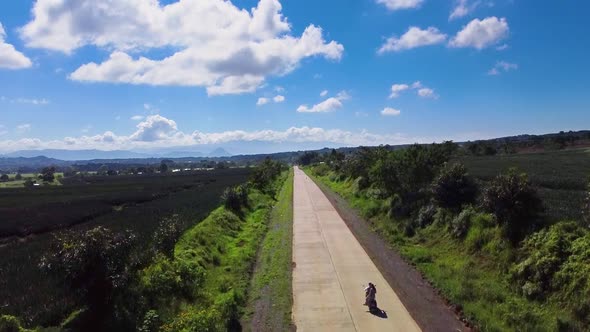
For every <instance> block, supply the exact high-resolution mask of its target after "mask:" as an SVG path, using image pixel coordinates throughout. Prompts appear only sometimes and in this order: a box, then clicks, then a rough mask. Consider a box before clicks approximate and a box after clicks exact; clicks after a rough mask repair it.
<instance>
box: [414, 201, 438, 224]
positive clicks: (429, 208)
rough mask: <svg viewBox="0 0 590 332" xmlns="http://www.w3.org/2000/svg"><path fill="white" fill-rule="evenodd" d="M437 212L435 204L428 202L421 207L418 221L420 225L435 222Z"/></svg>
mask: <svg viewBox="0 0 590 332" xmlns="http://www.w3.org/2000/svg"><path fill="white" fill-rule="evenodd" d="M435 214H436V207H435V206H434V205H433V204H428V205H426V206H424V207H422V208H421V209H420V211H419V212H418V217H417V218H416V223H417V224H418V226H420V227H426V226H428V225H430V224H432V223H433V222H434V215H435Z"/></svg>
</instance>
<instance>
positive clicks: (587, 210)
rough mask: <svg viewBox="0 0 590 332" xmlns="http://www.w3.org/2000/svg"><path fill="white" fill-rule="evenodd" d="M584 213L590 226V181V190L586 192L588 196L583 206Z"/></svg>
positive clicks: (589, 187) (589, 186)
mask: <svg viewBox="0 0 590 332" xmlns="http://www.w3.org/2000/svg"><path fill="white" fill-rule="evenodd" d="M582 213H583V214H584V220H585V221H586V225H587V226H590V182H588V191H587V192H586V198H585V199H584V205H583V206H582Z"/></svg>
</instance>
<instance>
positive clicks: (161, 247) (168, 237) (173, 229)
mask: <svg viewBox="0 0 590 332" xmlns="http://www.w3.org/2000/svg"><path fill="white" fill-rule="evenodd" d="M182 228H183V227H182V223H181V221H180V219H179V217H178V215H176V214H175V215H173V216H172V217H170V218H164V219H163V220H162V221H160V224H159V225H158V228H157V229H156V231H155V232H154V235H153V239H152V243H153V246H154V251H155V252H160V253H162V254H164V255H166V256H168V257H173V256H174V246H175V245H176V241H178V239H179V238H180V235H182Z"/></svg>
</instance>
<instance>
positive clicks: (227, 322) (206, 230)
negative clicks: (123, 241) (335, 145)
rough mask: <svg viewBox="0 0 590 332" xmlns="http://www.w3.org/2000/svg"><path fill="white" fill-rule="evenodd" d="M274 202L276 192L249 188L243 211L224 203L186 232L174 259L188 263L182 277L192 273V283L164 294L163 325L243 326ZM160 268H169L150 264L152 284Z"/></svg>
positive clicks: (205, 328)
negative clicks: (253, 277) (242, 318)
mask: <svg viewBox="0 0 590 332" xmlns="http://www.w3.org/2000/svg"><path fill="white" fill-rule="evenodd" d="M284 180H285V177H284V176H282V177H280V178H279V179H278V180H277V181H276V186H279V185H282V184H283V182H284ZM274 204H275V199H274V197H272V196H270V195H269V194H267V193H264V192H262V191H259V190H256V189H253V188H250V189H249V192H248V204H247V206H245V207H243V208H242V209H241V211H237V212H235V211H231V210H229V209H227V208H226V207H224V206H222V207H219V208H218V209H217V210H215V211H214V212H213V213H211V214H210V215H209V217H207V218H206V219H205V220H203V221H202V222H201V223H199V224H198V225H197V226H195V227H193V228H192V229H190V230H189V231H187V232H186V233H185V234H184V235H183V236H182V237H181V239H180V240H179V241H178V243H177V244H176V247H175V250H174V258H173V263H172V265H173V266H176V265H177V266H181V267H183V266H184V267H187V270H186V273H180V275H179V277H180V279H182V278H183V275H187V276H188V278H187V279H188V287H186V288H184V291H182V292H180V293H179V296H176V295H174V294H170V293H168V294H165V296H166V297H167V298H168V300H165V301H163V302H160V303H159V305H158V306H157V307H158V310H157V311H156V314H157V316H158V317H157V320H160V321H162V322H163V323H164V325H163V326H162V329H161V330H162V331H223V330H228V331H239V330H242V327H241V323H240V318H241V317H242V316H243V314H244V307H245V306H246V302H247V299H248V288H249V286H250V282H251V276H252V271H253V269H254V265H255V263H256V257H257V251H258V248H259V245H260V242H261V239H262V238H264V236H265V234H266V232H267V229H268V221H269V219H270V214H271V211H272V207H273V205H274ZM158 264H160V263H158V262H156V263H155V265H158ZM159 270H162V271H166V270H170V269H169V268H162V269H158V268H154V267H153V266H152V267H150V268H148V269H146V271H145V272H146V273H145V275H146V276H147V277H146V278H144V280H147V281H148V283H147V284H149V281H150V280H158V279H161V278H153V277H151V274H152V273H151V272H150V271H159ZM177 270H178V269H177ZM180 270H182V269H180ZM176 279H177V280H178V278H176ZM169 284H170V283H167V284H166V287H170V286H169ZM152 288H154V287H152ZM155 288H161V287H155ZM172 288H179V287H176V286H174V287H172ZM180 289H182V287H180ZM187 290H188V294H186V293H187ZM187 295H188V296H187ZM148 318H149V319H148ZM150 319H151V318H150V317H146V319H145V321H144V326H147V325H150V324H151V322H150V321H149V320H150Z"/></svg>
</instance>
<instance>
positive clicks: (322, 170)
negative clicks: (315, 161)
mask: <svg viewBox="0 0 590 332" xmlns="http://www.w3.org/2000/svg"><path fill="white" fill-rule="evenodd" d="M313 173H314V174H315V175H317V176H326V175H328V173H330V167H329V166H328V165H326V164H320V165H317V166H315V167H313Z"/></svg>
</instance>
